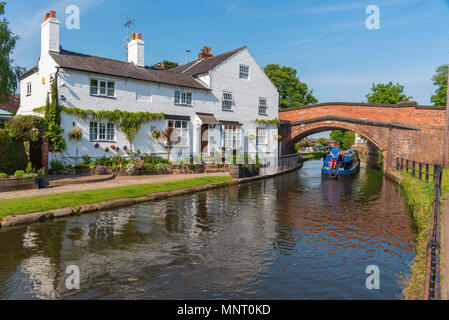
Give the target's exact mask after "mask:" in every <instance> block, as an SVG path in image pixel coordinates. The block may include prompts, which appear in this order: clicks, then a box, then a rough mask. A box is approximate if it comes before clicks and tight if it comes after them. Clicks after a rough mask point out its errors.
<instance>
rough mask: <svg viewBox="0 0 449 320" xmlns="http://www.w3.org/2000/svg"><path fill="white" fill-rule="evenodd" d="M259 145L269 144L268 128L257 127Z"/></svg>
mask: <svg viewBox="0 0 449 320" xmlns="http://www.w3.org/2000/svg"><path fill="white" fill-rule="evenodd" d="M256 136H257V139H256V142H257V145H265V144H267V129H265V128H257V135H256Z"/></svg>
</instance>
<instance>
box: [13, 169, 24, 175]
mask: <svg viewBox="0 0 449 320" xmlns="http://www.w3.org/2000/svg"><path fill="white" fill-rule="evenodd" d="M23 175H25V171H23V170H17V171H16V172H14V176H15V177H22V176H23Z"/></svg>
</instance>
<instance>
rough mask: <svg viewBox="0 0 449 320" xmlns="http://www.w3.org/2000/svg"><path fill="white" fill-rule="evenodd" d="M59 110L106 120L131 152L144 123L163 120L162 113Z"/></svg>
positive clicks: (78, 109)
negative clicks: (123, 136) (124, 137)
mask: <svg viewBox="0 0 449 320" xmlns="http://www.w3.org/2000/svg"><path fill="white" fill-rule="evenodd" d="M58 107H59V109H60V110H61V111H63V112H65V113H67V114H71V115H74V116H76V117H78V118H80V119H89V120H96V121H99V120H103V119H107V120H108V121H109V122H111V123H113V124H115V125H117V127H118V129H119V130H120V131H122V132H123V133H124V134H125V136H126V139H127V140H128V142H129V143H130V147H131V152H132V142H133V140H134V138H135V136H136V134H137V132H138V131H139V129H140V128H141V127H142V125H143V124H144V123H145V122H149V121H152V120H162V119H164V116H165V114H164V113H151V112H128V111H121V110H114V111H109V110H99V111H93V110H90V109H80V108H75V107H66V106H58ZM46 110H47V106H44V107H40V108H36V109H34V110H33V111H34V112H38V113H42V112H46Z"/></svg>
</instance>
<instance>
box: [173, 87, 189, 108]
mask: <svg viewBox="0 0 449 320" xmlns="http://www.w3.org/2000/svg"><path fill="white" fill-rule="evenodd" d="M174 101H175V104H176V105H181V106H193V93H192V92H191V91H183V90H175V96H174Z"/></svg>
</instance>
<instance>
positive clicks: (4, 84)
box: [0, 2, 22, 103]
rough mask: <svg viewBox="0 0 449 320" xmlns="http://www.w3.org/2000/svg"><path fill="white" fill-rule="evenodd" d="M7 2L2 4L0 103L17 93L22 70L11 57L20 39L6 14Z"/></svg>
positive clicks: (0, 7)
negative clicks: (10, 28)
mask: <svg viewBox="0 0 449 320" xmlns="http://www.w3.org/2000/svg"><path fill="white" fill-rule="evenodd" d="M5 5H6V3H5V2H0V103H5V102H8V101H9V99H10V97H11V96H12V95H13V94H14V93H15V92H16V89H17V79H18V78H19V75H20V73H21V72H22V68H20V67H17V66H14V65H13V63H14V60H13V59H12V58H11V57H10V56H11V54H12V51H13V50H14V48H15V47H16V42H17V40H18V39H19V37H18V36H17V35H15V34H13V33H12V32H11V30H9V27H8V21H7V20H6V19H5V18H1V17H2V16H3V15H4V14H5Z"/></svg>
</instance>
